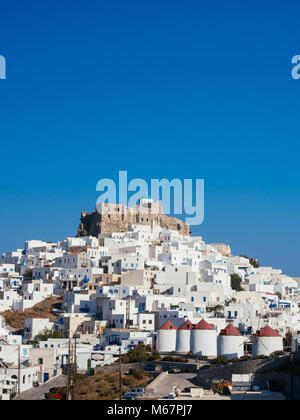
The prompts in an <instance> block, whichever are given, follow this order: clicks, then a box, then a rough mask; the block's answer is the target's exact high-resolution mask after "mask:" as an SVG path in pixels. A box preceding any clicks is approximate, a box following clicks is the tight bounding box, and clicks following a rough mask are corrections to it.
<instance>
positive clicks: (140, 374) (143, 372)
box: [132, 368, 147, 379]
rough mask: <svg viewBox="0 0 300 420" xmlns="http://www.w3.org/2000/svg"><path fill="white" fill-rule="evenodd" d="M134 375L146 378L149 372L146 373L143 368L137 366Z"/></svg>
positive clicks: (136, 377) (137, 377) (138, 377)
mask: <svg viewBox="0 0 300 420" xmlns="http://www.w3.org/2000/svg"><path fill="white" fill-rule="evenodd" d="M132 376H133V377H134V378H135V379H143V378H145V376H147V373H146V372H145V371H144V370H143V369H141V368H137V369H135V371H134V372H133V374H132Z"/></svg>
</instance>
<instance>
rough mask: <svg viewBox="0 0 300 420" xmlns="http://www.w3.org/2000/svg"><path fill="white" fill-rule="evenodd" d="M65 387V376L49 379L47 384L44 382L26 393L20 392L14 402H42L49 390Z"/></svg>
mask: <svg viewBox="0 0 300 420" xmlns="http://www.w3.org/2000/svg"><path fill="white" fill-rule="evenodd" d="M65 385H66V377H65V376H57V377H56V378H53V379H50V380H49V381H48V382H45V383H44V384H43V385H40V386H39V387H37V388H31V389H29V390H28V391H25V392H22V393H21V394H20V395H18V396H17V397H16V398H15V399H16V400H19V401H20V400H23V401H24V400H27V401H34V400H42V399H44V395H45V394H46V393H47V392H48V391H49V390H50V389H51V388H56V387H64V386H65Z"/></svg>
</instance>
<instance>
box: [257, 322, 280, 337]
mask: <svg viewBox="0 0 300 420" xmlns="http://www.w3.org/2000/svg"><path fill="white" fill-rule="evenodd" d="M257 334H258V335H259V337H281V335H280V334H279V332H278V331H277V330H273V328H271V327H269V325H266V326H265V327H264V328H262V329H261V330H259V331H258V333H257Z"/></svg>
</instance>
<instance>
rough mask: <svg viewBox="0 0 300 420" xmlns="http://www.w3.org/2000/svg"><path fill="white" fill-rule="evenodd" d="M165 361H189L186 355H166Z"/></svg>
mask: <svg viewBox="0 0 300 420" xmlns="http://www.w3.org/2000/svg"><path fill="white" fill-rule="evenodd" d="M163 361H165V362H177V363H188V359H185V358H184V357H174V356H166V357H164V358H163Z"/></svg>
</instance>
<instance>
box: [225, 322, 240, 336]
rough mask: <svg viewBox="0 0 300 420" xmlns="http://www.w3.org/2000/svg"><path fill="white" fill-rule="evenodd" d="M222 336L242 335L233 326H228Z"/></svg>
mask: <svg viewBox="0 0 300 420" xmlns="http://www.w3.org/2000/svg"><path fill="white" fill-rule="evenodd" d="M220 335H231V336H238V335H242V334H241V333H240V332H239V330H237V329H236V328H234V326H233V325H232V324H228V325H227V327H226V328H224V329H223V330H221V332H220Z"/></svg>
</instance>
